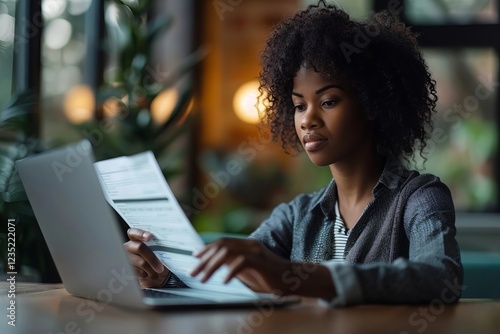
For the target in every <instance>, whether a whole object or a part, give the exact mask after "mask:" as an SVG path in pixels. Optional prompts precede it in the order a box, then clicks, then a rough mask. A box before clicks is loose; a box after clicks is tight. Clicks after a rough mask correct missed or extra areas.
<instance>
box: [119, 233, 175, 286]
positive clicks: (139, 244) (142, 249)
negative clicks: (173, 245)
mask: <svg viewBox="0 0 500 334" xmlns="http://www.w3.org/2000/svg"><path fill="white" fill-rule="evenodd" d="M127 235H128V237H129V238H130V240H129V241H127V242H126V243H124V244H123V246H124V247H125V249H126V250H127V251H128V253H129V258H130V262H131V263H132V265H133V266H134V267H135V271H136V273H137V276H138V277H139V283H140V284H141V286H142V287H143V288H158V287H161V286H162V285H163V283H165V280H166V278H167V277H168V275H169V270H168V269H167V268H166V267H165V266H164V265H163V263H162V262H161V261H160V260H159V259H158V257H157V256H156V255H155V254H154V253H153V251H152V250H151V249H150V248H149V247H148V246H147V245H146V244H145V243H144V242H146V241H149V240H151V238H152V237H153V236H152V235H151V233H150V232H148V231H144V230H141V229H138V228H131V229H129V230H128V231H127Z"/></svg>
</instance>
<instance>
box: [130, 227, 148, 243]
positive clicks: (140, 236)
mask: <svg viewBox="0 0 500 334" xmlns="http://www.w3.org/2000/svg"><path fill="white" fill-rule="evenodd" d="M127 235H128V237H129V238H130V240H136V241H149V240H151V238H152V237H153V235H152V234H151V232H149V231H145V230H141V229H140V228H129V229H128V230H127Z"/></svg>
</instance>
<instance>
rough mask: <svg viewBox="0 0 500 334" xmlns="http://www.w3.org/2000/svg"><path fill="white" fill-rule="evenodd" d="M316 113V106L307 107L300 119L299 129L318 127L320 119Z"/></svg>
mask: <svg viewBox="0 0 500 334" xmlns="http://www.w3.org/2000/svg"><path fill="white" fill-rule="evenodd" d="M318 113H319V111H318V110H316V108H313V107H311V108H308V109H307V110H306V111H305V112H304V114H303V116H302V120H301V122H300V127H301V129H302V130H307V129H313V128H317V127H319V126H320V125H321V122H322V120H321V117H320V115H319V114H318Z"/></svg>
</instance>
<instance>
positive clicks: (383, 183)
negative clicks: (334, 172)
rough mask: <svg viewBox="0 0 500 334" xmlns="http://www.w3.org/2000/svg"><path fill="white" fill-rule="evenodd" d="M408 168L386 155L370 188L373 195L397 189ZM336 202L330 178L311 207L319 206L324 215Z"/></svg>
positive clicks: (331, 210) (403, 179) (330, 211)
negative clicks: (380, 172)
mask: <svg viewBox="0 0 500 334" xmlns="http://www.w3.org/2000/svg"><path fill="white" fill-rule="evenodd" d="M408 173H409V172H408V170H407V169H406V168H405V167H404V166H403V164H402V163H401V162H400V161H399V159H398V158H396V157H394V156H387V157H386V159H385V164H384V169H383V170H382V174H381V175H380V178H379V180H378V181H377V183H376V184H375V187H374V188H373V190H372V193H373V197H374V198H376V197H378V195H379V193H380V191H381V190H382V189H384V188H387V189H390V190H395V189H398V188H399V187H400V186H401V185H402V184H403V183H404V182H405V180H406V179H407V178H408ZM336 202H337V185H336V183H335V180H334V179H332V180H331V181H330V183H329V184H328V186H326V187H325V188H324V190H323V191H321V192H320V193H318V196H317V199H316V201H315V202H313V208H315V207H316V206H318V205H319V206H321V210H322V211H323V214H324V215H325V216H330V215H331V214H332V213H333V212H334V205H335V203H336Z"/></svg>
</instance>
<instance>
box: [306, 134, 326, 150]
mask: <svg viewBox="0 0 500 334" xmlns="http://www.w3.org/2000/svg"><path fill="white" fill-rule="evenodd" d="M302 142H303V143H304V149H305V150H306V151H308V152H314V151H317V150H319V149H321V148H323V147H324V146H325V145H326V143H327V139H326V137H323V136H321V135H318V134H315V133H308V134H306V135H304V136H303V137H302Z"/></svg>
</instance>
